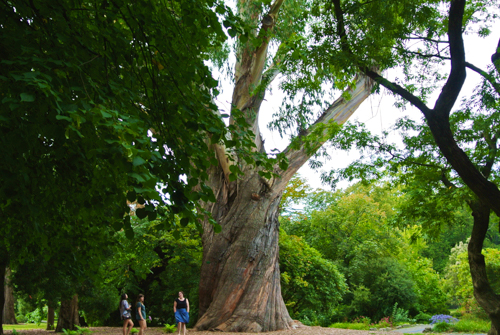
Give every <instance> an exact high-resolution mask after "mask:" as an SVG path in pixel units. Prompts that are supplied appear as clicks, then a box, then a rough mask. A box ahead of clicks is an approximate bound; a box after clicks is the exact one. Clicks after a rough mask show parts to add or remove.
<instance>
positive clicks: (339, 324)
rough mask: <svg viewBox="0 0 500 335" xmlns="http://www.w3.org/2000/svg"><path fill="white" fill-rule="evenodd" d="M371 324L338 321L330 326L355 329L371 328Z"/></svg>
mask: <svg viewBox="0 0 500 335" xmlns="http://www.w3.org/2000/svg"><path fill="white" fill-rule="evenodd" d="M370 327H372V326H370V325H367V324H366V323H349V322H337V323H334V324H332V325H330V328H341V329H353V330H370Z"/></svg>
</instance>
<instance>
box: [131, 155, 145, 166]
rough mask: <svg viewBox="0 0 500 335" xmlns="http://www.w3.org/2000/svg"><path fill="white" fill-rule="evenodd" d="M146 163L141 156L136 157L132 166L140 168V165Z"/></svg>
mask: <svg viewBox="0 0 500 335" xmlns="http://www.w3.org/2000/svg"><path fill="white" fill-rule="evenodd" d="M144 163H146V161H145V160H144V159H143V158H142V157H141V156H135V157H134V159H133V161H132V164H133V165H134V166H139V165H142V164H144Z"/></svg>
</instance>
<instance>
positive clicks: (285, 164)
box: [279, 159, 288, 171]
mask: <svg viewBox="0 0 500 335" xmlns="http://www.w3.org/2000/svg"><path fill="white" fill-rule="evenodd" d="M279 167H280V169H281V170H283V171H286V169H288V160H286V159H283V160H281V161H280V162H279Z"/></svg>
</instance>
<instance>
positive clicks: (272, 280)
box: [196, 169, 292, 332]
mask: <svg viewBox="0 0 500 335" xmlns="http://www.w3.org/2000/svg"><path fill="white" fill-rule="evenodd" d="M213 173H214V176H217V175H218V176H219V178H218V180H215V181H214V185H213V186H214V187H215V186H216V185H217V186H216V187H217V189H218V190H219V191H220V192H219V196H218V198H217V203H215V204H212V210H211V212H212V214H213V216H214V218H215V219H216V220H217V222H218V223H219V224H220V225H221V226H222V232H221V233H219V234H214V232H213V226H212V225H211V224H209V223H208V222H205V224H204V229H205V233H204V234H203V249H204V252H203V263H202V270H201V271H202V280H201V283H200V315H202V317H201V318H200V319H199V321H198V323H197V325H196V327H197V328H198V329H216V330H221V331H230V332H238V331H245V332H249V331H250V332H262V331H271V330H276V329H286V328H289V326H290V324H291V322H292V319H291V318H290V316H289V314H288V311H287V309H286V306H285V303H284V301H283V298H282V296H281V285H280V271H279V263H278V256H279V253H278V233H279V222H278V206H279V203H280V200H281V190H277V191H275V190H272V189H268V188H267V187H266V185H265V184H264V183H263V182H262V180H261V177H260V176H259V175H258V174H257V172H256V171H251V170H248V171H246V174H245V179H244V180H242V181H238V182H237V183H235V184H232V185H227V184H226V183H225V181H224V174H223V172H222V171H221V170H220V169H217V171H214V172H213ZM231 186H232V187H231ZM208 206H210V204H208Z"/></svg>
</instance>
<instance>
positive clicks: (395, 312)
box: [391, 302, 415, 323]
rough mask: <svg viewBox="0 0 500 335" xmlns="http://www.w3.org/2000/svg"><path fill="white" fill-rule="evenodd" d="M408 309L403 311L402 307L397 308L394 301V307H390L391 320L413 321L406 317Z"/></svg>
mask: <svg viewBox="0 0 500 335" xmlns="http://www.w3.org/2000/svg"><path fill="white" fill-rule="evenodd" d="M408 313H409V312H408V311H405V310H404V309H403V308H398V303H397V302H396V303H394V307H393V308H392V315H391V317H392V322H395V323H398V322H415V320H414V319H410V318H409V317H408Z"/></svg>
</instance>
